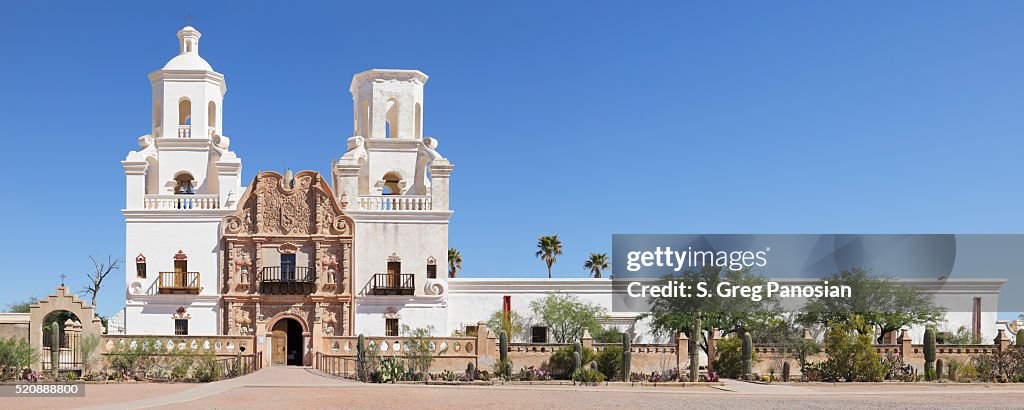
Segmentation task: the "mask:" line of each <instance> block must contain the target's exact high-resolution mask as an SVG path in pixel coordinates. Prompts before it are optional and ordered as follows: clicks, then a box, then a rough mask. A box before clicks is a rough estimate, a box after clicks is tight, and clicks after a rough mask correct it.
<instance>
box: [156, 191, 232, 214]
mask: <svg viewBox="0 0 1024 410" xmlns="http://www.w3.org/2000/svg"><path fill="white" fill-rule="evenodd" d="M143 207H144V208H145V209H152V210H182V211H187V210H192V209H220V195H217V194H175V195H146V196H145V198H144V199H143Z"/></svg>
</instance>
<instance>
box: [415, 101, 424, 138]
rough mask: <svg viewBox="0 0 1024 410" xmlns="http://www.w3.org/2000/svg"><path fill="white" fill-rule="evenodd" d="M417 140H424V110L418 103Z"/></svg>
mask: <svg viewBox="0 0 1024 410" xmlns="http://www.w3.org/2000/svg"><path fill="white" fill-rule="evenodd" d="M416 138H423V108H422V107H421V106H420V103H416Z"/></svg>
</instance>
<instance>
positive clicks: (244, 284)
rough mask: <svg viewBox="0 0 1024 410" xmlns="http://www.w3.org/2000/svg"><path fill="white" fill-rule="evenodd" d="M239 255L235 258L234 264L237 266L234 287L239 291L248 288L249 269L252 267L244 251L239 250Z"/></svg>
mask: <svg viewBox="0 0 1024 410" xmlns="http://www.w3.org/2000/svg"><path fill="white" fill-rule="evenodd" d="M238 254H239V257H238V259H237V260H235V265H236V266H237V267H238V285H237V286H236V288H237V289H238V290H241V291H245V290H248V289H249V281H250V280H251V276H250V274H249V269H250V268H251V267H252V260H250V259H249V255H248V254H247V253H246V252H245V251H239V253H238Z"/></svg>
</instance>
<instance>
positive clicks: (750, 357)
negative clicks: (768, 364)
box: [743, 332, 754, 377]
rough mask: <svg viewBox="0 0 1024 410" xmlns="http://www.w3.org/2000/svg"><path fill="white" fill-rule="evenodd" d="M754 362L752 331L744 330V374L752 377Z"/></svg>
mask: <svg viewBox="0 0 1024 410" xmlns="http://www.w3.org/2000/svg"><path fill="white" fill-rule="evenodd" d="M753 364H754V341H753V339H752V338H751V337H750V332H743V376H744V377H750V375H751V374H752V373H753V372H752V371H751V370H752V369H751V368H752V367H753Z"/></svg>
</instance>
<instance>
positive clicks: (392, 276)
mask: <svg viewBox="0 0 1024 410" xmlns="http://www.w3.org/2000/svg"><path fill="white" fill-rule="evenodd" d="M401 274H402V263H401V262H388V276H387V278H388V288H390V289H394V288H397V287H398V284H399V279H398V278H399V275H401Z"/></svg>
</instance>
